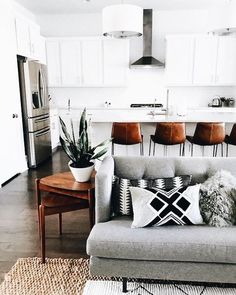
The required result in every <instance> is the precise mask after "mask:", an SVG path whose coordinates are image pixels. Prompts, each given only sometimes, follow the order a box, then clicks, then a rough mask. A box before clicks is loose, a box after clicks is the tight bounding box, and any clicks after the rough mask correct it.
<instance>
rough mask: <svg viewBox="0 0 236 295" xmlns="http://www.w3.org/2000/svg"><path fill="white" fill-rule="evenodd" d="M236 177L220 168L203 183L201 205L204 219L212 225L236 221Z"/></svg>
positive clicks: (223, 224) (227, 224)
mask: <svg viewBox="0 0 236 295" xmlns="http://www.w3.org/2000/svg"><path fill="white" fill-rule="evenodd" d="M235 201H236V178H235V177H234V176H233V175H232V174H231V173H230V172H228V171H225V170H220V171H218V172H216V173H215V174H214V175H213V176H211V177H210V178H208V179H207V180H206V181H205V182H204V183H202V184H201V197H200V207H201V213H202V216H203V218H204V221H205V222H206V223H207V224H209V225H212V226H219V227H220V226H232V225H233V224H235V222H236V204H235Z"/></svg>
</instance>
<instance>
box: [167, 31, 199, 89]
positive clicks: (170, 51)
mask: <svg viewBox="0 0 236 295" xmlns="http://www.w3.org/2000/svg"><path fill="white" fill-rule="evenodd" d="M193 58H194V37H192V36H171V37H168V38H167V47H166V84H167V85H191V84H192V82H193Z"/></svg>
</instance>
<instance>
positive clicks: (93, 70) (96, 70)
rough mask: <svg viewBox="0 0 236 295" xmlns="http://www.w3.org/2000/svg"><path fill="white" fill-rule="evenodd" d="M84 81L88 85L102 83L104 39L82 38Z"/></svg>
mask: <svg viewBox="0 0 236 295" xmlns="http://www.w3.org/2000/svg"><path fill="white" fill-rule="evenodd" d="M81 46H82V71H83V75H82V80H83V81H82V82H83V85H84V86H86V85H88V86H96V85H101V84H102V82H103V72H102V41H101V40H82V41H81Z"/></svg>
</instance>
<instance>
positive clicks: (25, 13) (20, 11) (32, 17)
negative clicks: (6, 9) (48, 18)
mask: <svg viewBox="0 0 236 295" xmlns="http://www.w3.org/2000/svg"><path fill="white" fill-rule="evenodd" d="M12 7H13V10H14V13H15V14H21V15H23V16H24V17H25V18H27V19H30V20H31V21H32V22H36V18H35V15H34V14H33V13H32V12H31V11H29V10H28V9H26V8H25V7H23V6H22V5H20V4H19V3H17V2H15V1H12Z"/></svg>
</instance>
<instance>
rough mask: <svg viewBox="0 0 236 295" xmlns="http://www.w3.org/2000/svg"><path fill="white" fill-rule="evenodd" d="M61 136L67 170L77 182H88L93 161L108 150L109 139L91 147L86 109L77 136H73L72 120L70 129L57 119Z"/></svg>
mask: <svg viewBox="0 0 236 295" xmlns="http://www.w3.org/2000/svg"><path fill="white" fill-rule="evenodd" d="M59 120H60V124H61V130H62V135H60V143H61V146H62V149H63V150H64V151H65V153H66V154H67V156H68V157H69V159H70V161H69V164H68V165H69V168H70V170H71V172H72V174H73V176H74V178H75V180H76V181H78V182H86V181H89V179H90V177H91V174H92V171H93V169H94V161H95V159H98V160H100V159H101V157H102V156H104V155H105V154H106V152H107V151H108V148H109V143H110V142H111V139H107V140H105V141H103V142H102V143H100V144H98V145H97V146H95V147H91V143H90V139H89V134H88V122H87V119H86V109H84V110H83V112H82V115H81V118H80V124H79V132H78V136H77V137H76V135H75V133H76V132H75V128H74V124H73V121H72V119H71V120H70V127H68V126H66V124H65V122H64V121H63V120H62V118H61V117H59Z"/></svg>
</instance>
